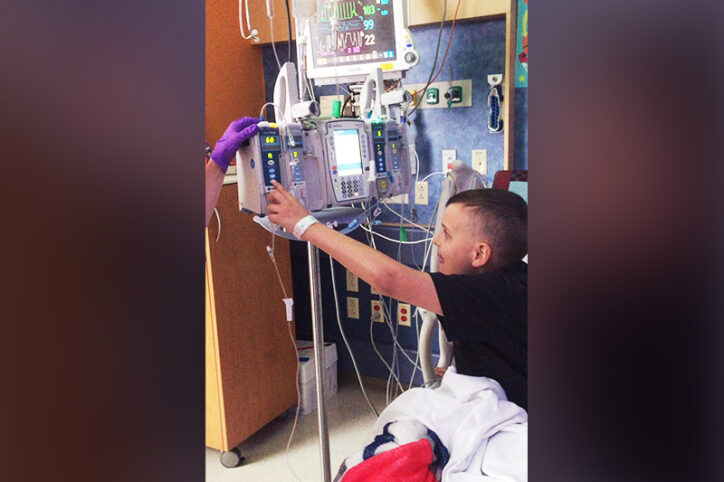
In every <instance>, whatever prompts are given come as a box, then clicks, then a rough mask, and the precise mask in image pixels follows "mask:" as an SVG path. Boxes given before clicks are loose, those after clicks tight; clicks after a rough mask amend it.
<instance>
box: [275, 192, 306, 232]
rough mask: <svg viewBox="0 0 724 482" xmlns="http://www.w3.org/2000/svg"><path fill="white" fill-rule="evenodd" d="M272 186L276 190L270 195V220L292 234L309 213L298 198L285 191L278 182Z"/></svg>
mask: <svg viewBox="0 0 724 482" xmlns="http://www.w3.org/2000/svg"><path fill="white" fill-rule="evenodd" d="M272 185H273V186H274V190H273V191H271V192H270V193H269V195H268V196H269V197H268V202H269V220H270V221H271V222H273V223H274V224H278V225H279V226H281V227H283V228H284V229H286V230H287V231H289V232H290V233H291V232H292V231H294V226H296V224H297V223H298V222H299V220H300V219H302V218H303V217H304V216H307V215H308V214H309V211H307V208H305V207H304V206H302V204H301V203H300V202H299V201H298V200H297V198H295V197H294V196H292V194H291V193H290V192H289V191H287V190H286V189H284V186H282V185H281V184H279V183H278V182H276V181H272Z"/></svg>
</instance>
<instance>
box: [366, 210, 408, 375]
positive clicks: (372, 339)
mask: <svg viewBox="0 0 724 482" xmlns="http://www.w3.org/2000/svg"><path fill="white" fill-rule="evenodd" d="M362 205H363V206H364V203H362ZM367 223H368V224H369V219H367ZM366 237H367V244H368V245H369V246H370V247H372V248H373V249H377V247H376V246H375V242H374V237H370V235H369V234H366ZM380 301H381V303H382V305H383V306H384V305H385V304H384V300H383V299H382V297H381V296H380ZM381 315H382V316H385V314H384V311H383V313H381ZM374 323H375V322H374V321H372V319H370V343H371V344H372V349H373V350H374V351H375V353H376V354H377V357H378V358H379V359H380V361H382V363H383V364H384V365H385V367H386V368H387V370H389V372H390V373H391V374H393V375H394V373H393V371H392V368H391V367H390V365H389V364H388V363H387V360H385V358H384V357H383V356H382V354H381V353H380V351H379V350H378V349H377V344H376V343H375V336H374V331H373V327H374ZM395 380H397V383H398V384H399V383H400V381H399V379H397V377H395ZM400 388H402V385H401V384H400Z"/></svg>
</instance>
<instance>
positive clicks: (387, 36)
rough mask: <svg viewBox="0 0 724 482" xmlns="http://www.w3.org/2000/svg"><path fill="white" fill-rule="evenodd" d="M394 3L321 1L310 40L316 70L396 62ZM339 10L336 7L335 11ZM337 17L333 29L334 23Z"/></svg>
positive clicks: (349, 0)
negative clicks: (346, 65)
mask: <svg viewBox="0 0 724 482" xmlns="http://www.w3.org/2000/svg"><path fill="white" fill-rule="evenodd" d="M391 3H392V1H391V0H345V1H338V2H333V1H331V0H321V2H320V5H319V10H318V12H317V13H318V22H317V23H315V24H314V26H313V31H312V32H311V33H312V35H311V38H312V43H313V48H314V51H315V55H314V66H315V67H330V66H332V65H345V64H364V63H371V62H383V61H393V60H396V59H397V55H398V52H396V50H395V49H396V45H395V17H394V11H393V8H392V5H391ZM335 6H336V7H335ZM335 17H336V20H337V21H336V25H335V26H334V27H333V25H332V19H333V18H335Z"/></svg>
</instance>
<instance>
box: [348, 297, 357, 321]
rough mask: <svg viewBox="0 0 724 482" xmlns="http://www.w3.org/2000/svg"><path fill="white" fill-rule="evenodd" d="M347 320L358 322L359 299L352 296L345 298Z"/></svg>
mask: <svg viewBox="0 0 724 482" xmlns="http://www.w3.org/2000/svg"><path fill="white" fill-rule="evenodd" d="M347 318H354V319H355V320H359V299H357V298H355V297H354V296H348V297H347Z"/></svg>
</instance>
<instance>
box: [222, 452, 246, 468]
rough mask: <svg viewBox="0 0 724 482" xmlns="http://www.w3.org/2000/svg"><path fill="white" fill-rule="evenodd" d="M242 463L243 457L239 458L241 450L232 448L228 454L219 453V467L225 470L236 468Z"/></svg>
mask: <svg viewBox="0 0 724 482" xmlns="http://www.w3.org/2000/svg"><path fill="white" fill-rule="evenodd" d="M242 462H244V457H242V456H241V450H239V448H238V447H234V448H233V449H231V450H230V451H228V452H221V465H223V466H224V467H226V468H227V469H233V468H234V467H238V466H240V465H241V464H242Z"/></svg>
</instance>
